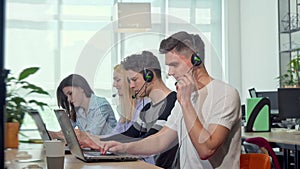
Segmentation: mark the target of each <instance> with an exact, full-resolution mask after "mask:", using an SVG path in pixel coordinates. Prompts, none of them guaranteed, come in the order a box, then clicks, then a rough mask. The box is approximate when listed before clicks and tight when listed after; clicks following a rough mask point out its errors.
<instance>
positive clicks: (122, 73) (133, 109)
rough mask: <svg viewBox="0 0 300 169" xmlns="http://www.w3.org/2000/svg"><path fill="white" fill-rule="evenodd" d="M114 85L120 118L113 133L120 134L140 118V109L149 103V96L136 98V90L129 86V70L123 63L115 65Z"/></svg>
mask: <svg viewBox="0 0 300 169" xmlns="http://www.w3.org/2000/svg"><path fill="white" fill-rule="evenodd" d="M113 80H114V82H113V87H115V88H116V89H117V94H115V95H113V96H114V97H116V95H118V98H119V104H118V105H117V111H118V112H119V114H120V119H119V121H118V123H117V126H116V127H115V129H114V130H113V132H112V134H119V133H122V132H124V131H126V130H127V129H128V128H129V127H130V126H132V124H133V123H134V122H135V121H136V119H137V118H138V116H139V114H140V111H141V110H142V108H143V107H144V105H146V104H147V103H149V99H148V98H134V97H133V96H135V92H134V90H133V89H132V88H130V86H129V81H128V75H127V71H126V70H125V69H124V68H123V66H122V65H121V64H118V65H116V66H115V67H114V74H113Z"/></svg>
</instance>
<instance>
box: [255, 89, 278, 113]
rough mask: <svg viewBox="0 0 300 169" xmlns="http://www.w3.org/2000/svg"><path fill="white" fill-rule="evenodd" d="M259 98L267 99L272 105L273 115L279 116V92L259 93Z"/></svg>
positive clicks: (257, 93)
mask: <svg viewBox="0 0 300 169" xmlns="http://www.w3.org/2000/svg"><path fill="white" fill-rule="evenodd" d="M256 95H257V97H266V98H268V99H269V100H270V103H271V105H270V106H271V108H270V109H271V114H278V92H277V91H259V92H256Z"/></svg>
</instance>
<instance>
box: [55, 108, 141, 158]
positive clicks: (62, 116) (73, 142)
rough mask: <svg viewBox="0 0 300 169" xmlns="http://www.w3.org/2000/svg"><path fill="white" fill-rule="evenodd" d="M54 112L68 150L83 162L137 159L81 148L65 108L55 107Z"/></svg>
mask: <svg viewBox="0 0 300 169" xmlns="http://www.w3.org/2000/svg"><path fill="white" fill-rule="evenodd" d="M54 112H55V115H56V117H57V120H58V122H59V124H60V127H61V129H62V132H63V134H64V136H65V139H66V141H67V143H68V146H69V148H70V151H71V153H72V154H73V155H74V156H75V157H76V158H78V159H80V160H82V161H85V162H104V161H135V160H138V159H139V157H138V156H134V155H128V154H114V153H111V152H108V153H107V154H101V153H100V151H99V150H85V149H81V147H80V144H79V141H78V139H77V136H76V134H75V132H74V129H73V127H72V125H71V122H70V120H69V117H68V115H67V113H66V112H65V110H64V109H56V110H54Z"/></svg>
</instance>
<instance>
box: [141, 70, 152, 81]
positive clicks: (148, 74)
mask: <svg viewBox="0 0 300 169" xmlns="http://www.w3.org/2000/svg"><path fill="white" fill-rule="evenodd" d="M153 77H154V74H153V72H152V71H151V70H149V69H144V70H143V78H144V80H145V82H147V83H149V82H151V81H152V79H153Z"/></svg>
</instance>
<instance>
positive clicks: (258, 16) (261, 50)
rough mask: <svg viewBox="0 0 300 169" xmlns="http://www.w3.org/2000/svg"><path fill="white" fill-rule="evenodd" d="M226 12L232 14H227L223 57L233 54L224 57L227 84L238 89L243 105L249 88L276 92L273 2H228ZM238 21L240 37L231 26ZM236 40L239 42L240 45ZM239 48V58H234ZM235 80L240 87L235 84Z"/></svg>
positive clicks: (275, 20)
mask: <svg viewBox="0 0 300 169" xmlns="http://www.w3.org/2000/svg"><path fill="white" fill-rule="evenodd" d="M238 5H240V8H238ZM238 9H240V11H238ZM227 10H229V11H233V12H228V13H229V14H228V17H229V18H230V20H229V22H228V23H227V24H228V25H229V26H227V27H228V29H229V30H228V32H227V34H228V37H227V38H228V39H227V41H228V51H229V52H227V54H229V55H230V54H233V55H234V56H229V57H228V58H229V60H228V81H229V83H230V84H231V85H233V86H235V87H237V88H238V90H239V92H240V95H241V101H242V103H245V101H246V98H248V97H249V94H248V89H249V88H251V87H255V88H256V90H258V91H261V90H277V88H278V86H279V85H278V81H277V79H276V77H277V76H278V75H279V55H278V21H277V18H278V16H277V15H278V13H277V0H263V1H261V0H251V1H239V0H230V2H228V8H227ZM238 16H240V17H238ZM232 18H234V20H233V19H232ZM237 19H240V21H238V20H237ZM238 22H240V24H239V25H240V34H239V32H238V27H237V26H235V25H236V24H237V23H238ZM230 28H231V30H230ZM233 30H234V31H233ZM234 32H235V33H234ZM239 36H240V38H238V37H239ZM236 39H240V44H237V43H236V42H238V40H236ZM231 40H233V42H232V41H231ZM239 47H240V59H239V58H238V57H237V56H236V55H238V52H239ZM235 50H236V51H235ZM239 61H240V64H239V65H238V62H239ZM238 80H239V81H240V82H241V84H239V83H238V82H235V81H238Z"/></svg>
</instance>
